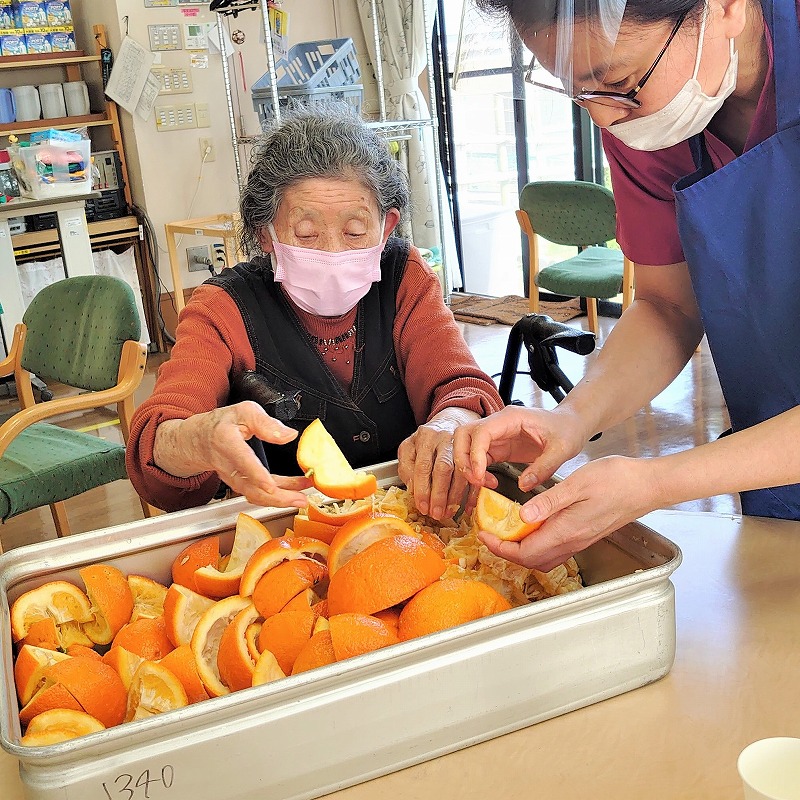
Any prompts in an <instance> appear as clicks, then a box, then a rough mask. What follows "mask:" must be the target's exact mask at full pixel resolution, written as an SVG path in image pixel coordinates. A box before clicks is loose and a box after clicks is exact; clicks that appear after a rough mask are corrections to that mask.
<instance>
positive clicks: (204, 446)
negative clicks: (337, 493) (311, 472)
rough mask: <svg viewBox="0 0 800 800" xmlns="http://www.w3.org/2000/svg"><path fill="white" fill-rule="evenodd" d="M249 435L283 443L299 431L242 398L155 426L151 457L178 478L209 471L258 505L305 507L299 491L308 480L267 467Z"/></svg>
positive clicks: (306, 500) (256, 404)
mask: <svg viewBox="0 0 800 800" xmlns="http://www.w3.org/2000/svg"><path fill="white" fill-rule="evenodd" d="M253 436H257V437H258V438H259V439H261V440H262V441H264V442H270V443H271V444H287V443H288V442H291V441H292V440H293V439H295V438H296V437H297V431H295V430H294V429H292V428H289V427H287V426H286V425H284V424H283V423H282V422H280V421H279V420H277V419H274V418H273V417H270V416H269V414H267V412H266V411H264V409H263V408H261V406H260V405H258V403H254V402H251V401H245V402H243V403H236V404H235V405H232V406H225V407H223V408H217V409H215V410H214V411H208V412H205V413H203V414H195V415H194V416H192V417H188V418H187V419H180V420H179V419H172V420H165V421H164V422H162V423H161V424H160V425H159V426H158V428H157V430H156V437H155V442H154V447H153V458H154V460H155V463H156V465H157V466H158V467H160V468H161V469H163V470H164V471H165V472H168V473H170V474H171V475H175V476H177V477H182V478H188V477H190V476H193V475H198V474H200V473H203V472H208V471H209V470H213V471H214V472H216V473H217V475H219V477H220V479H221V480H223V481H225V483H226V484H227V485H228V486H230V487H231V489H233V490H234V491H235V492H238V493H239V494H241V495H244V497H245V498H247V500H248V501H249V502H251V503H254V504H256V505H262V506H280V507H295V508H305V506H307V505H308V498H307V497H306V496H305V495H304V494H302V493H301V491H300V490H301V489H306V488H308V487H309V486H311V481H310V480H309V479H308V478H304V477H283V476H281V475H273V474H272V473H271V472H269V471H268V470H267V469H266V468H265V467H264V465H263V464H262V463H261V461H259V459H258V457H257V456H256V454H255V453H254V452H253V450H252V449H251V448H250V445H248V444H247V440H248V439H250V438H252V437H253Z"/></svg>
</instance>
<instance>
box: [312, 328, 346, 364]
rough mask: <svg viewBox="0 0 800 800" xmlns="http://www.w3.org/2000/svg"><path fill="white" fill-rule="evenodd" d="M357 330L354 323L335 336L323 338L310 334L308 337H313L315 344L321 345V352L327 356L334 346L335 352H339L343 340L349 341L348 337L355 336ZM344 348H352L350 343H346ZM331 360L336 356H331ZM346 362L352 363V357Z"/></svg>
mask: <svg viewBox="0 0 800 800" xmlns="http://www.w3.org/2000/svg"><path fill="white" fill-rule="evenodd" d="M356 330H357V329H356V326H355V325H352V326H351V327H350V328H349V329H348V330H346V331H345V332H344V333H341V334H339V335H338V336H334V337H332V338H330V339H322V338H320V337H319V336H312V335H311V334H308V338H309V339H311V341H312V342H313V344H315V345H316V346H317V347H321V348H322V351H321V354H322V355H323V356H325V355H327V354H328V351H329V350H330V349H331V348H333V352H335V353H338V352H339V345H340V344H342V343H343V342H347V340H348V339H350V338H352V337H353V336H355V333H356ZM343 349H344V350H348V351H349V350H350V345H349V344H345V345H344V347H343ZM347 355H348V356H349V355H350V353H349V352H348V353H347ZM331 361H336V356H332V357H331ZM345 363H346V364H349V363H350V359H349V358H348V359H347V361H346V362H345Z"/></svg>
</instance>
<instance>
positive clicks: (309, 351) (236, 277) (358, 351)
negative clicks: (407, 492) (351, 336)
mask: <svg viewBox="0 0 800 800" xmlns="http://www.w3.org/2000/svg"><path fill="white" fill-rule="evenodd" d="M408 247H409V246H408V243H407V242H406V241H404V240H402V239H397V238H395V237H391V238H390V239H389V240H388V241H387V243H386V247H385V248H384V251H383V254H382V256H381V280H380V281H379V282H377V283H374V284H373V285H372V288H371V289H370V290H369V292H368V293H367V294H366V296H365V297H364V298H363V299H362V300H361V301H360V302H359V304H358V311H357V313H356V323H355V324H356V335H355V340H356V342H355V350H354V352H353V358H354V359H355V363H354V368H353V382H352V384H351V386H350V391H349V392H347V391H345V389H344V388H343V387H342V385H341V384H340V383H339V382H338V381H337V380H336V378H335V376H334V375H333V373H331V371H330V370H329V369H328V367H327V366H326V364H325V362H324V361H323V359H322V356H321V355H320V354H319V351H318V350H317V347H316V345H315V344H314V342H313V341H312V339H311V337H310V336H309V334H308V333H307V332H306V330H305V328H303V326H302V324H301V323H300V320H299V318H298V317H297V314H295V312H294V310H293V309H292V307H291V306H290V305H289V303H288V301H287V300H286V297H285V296H284V294H283V292H282V290H281V288H280V286H279V285H278V284H276V283H275V280H274V276H273V273H272V269H271V267H270V262H269V260H268V259H264V258H259V259H256V260H254V261H251V262H248V263H242V264H237V265H236V266H235V267H233V268H232V269H226V270H224V271H223V272H222V273H221V274H220V275H217V276H216V277H214V278H211V279H210V280H208V281H206V283H210V284H214V285H216V286H220V287H222V288H223V289H224V290H225V291H226V292H227V293H228V294H229V295H230V296H231V297H232V298H233V300H234V302H235V303H236V305H237V307H238V308H239V311H240V313H241V315H242V319H243V320H244V325H245V329H246V330H247V336H248V339H249V340H250V344H251V346H252V348H253V353H254V354H255V361H256V372H258V373H259V375H261V376H262V377H263V378H265V379H266V381H267V382H268V383H269V384H270V385H271V386H272V387H274V388H275V389H276V390H278V391H280V392H284V393H288V394H291V393H293V392H297V391H299V392H300V409H299V411H298V413H297V415H296V416H295V417H294V419H292V420H290V421H289V422H287V423H286V424H287V425H289V426H290V427H292V428H294V429H295V430H297V431H300V432H302V431H303V430H304V429H305V428H306V427H307V426H308V425H309V424H310V423H311V422H312V421H313V420H314V419H316V418H317V417H319V418H320V419H321V420H322V421H323V423H324V424H325V428H326V429H327V430H328V431H329V432H330V433H331V435H332V436H333V438H334V439H335V440H336V442H337V444H338V445H339V447H340V448H341V449H342V452H343V453H344V454H345V456H346V457H347V459H348V461H349V462H350V464H352V465H353V466H354V467H364V466H367V465H369V464H376V463H379V462H381V461H388V460H391V459H393V458H397V448H398V446H399V445H400V443H401V442H402V441H403V440H404V439H405V438H407V437H408V436H410V435H411V434H412V433H413V432H414V431H415V430H416V427H417V426H416V421H415V419H414V413H413V411H412V409H411V404H410V403H409V400H408V395H407V394H406V390H405V386H404V385H403V382H402V381H401V380H400V371H399V369H398V367H397V357H396V355H395V350H394V337H393V328H394V319H395V312H396V305H397V289H398V287H399V286H400V281H401V280H402V278H403V275H404V273H405V269H406V262H407V260H408ZM420 333H421V332H420ZM232 377H233V376H232ZM232 400H233V398H232ZM264 450H265V453H266V457H267V463H268V466H269V469H270V471H272V472H274V473H275V474H277V475H298V474H300V472H301V470H300V468H299V466H298V464H297V440H296V439H295V440H294V442H291V443H290V444H288V445H281V446H277V445H271V444H267V443H265V444H264ZM256 452H258V448H256Z"/></svg>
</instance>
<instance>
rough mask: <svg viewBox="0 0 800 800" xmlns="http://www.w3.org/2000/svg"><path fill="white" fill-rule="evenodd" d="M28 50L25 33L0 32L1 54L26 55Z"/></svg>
mask: <svg viewBox="0 0 800 800" xmlns="http://www.w3.org/2000/svg"><path fill="white" fill-rule="evenodd" d="M27 52H28V47H27V45H26V44H25V35H24V34H21V33H6V34H0V56H24V55H26V54H27Z"/></svg>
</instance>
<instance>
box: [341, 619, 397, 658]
mask: <svg viewBox="0 0 800 800" xmlns="http://www.w3.org/2000/svg"><path fill="white" fill-rule="evenodd" d="M328 624H329V625H330V632H331V644H333V654H334V655H335V656H336V660H337V661H344V659H346V658H353V657H355V656H360V655H362V654H364V653H370V652H372V651H373V650H379V649H380V648H381V647H388V646H389V645H390V644H397V643H398V642H399V641H400V640H399V639H398V638H397V633H396V632H395V631H393V630H392V627H391V625H389V624H388V623H386V622H384V621H383V620H380V619H376V618H375V617H371V616H367V615H366V614H335V615H334V616H332V617H331V618H330V619H329V620H328Z"/></svg>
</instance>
